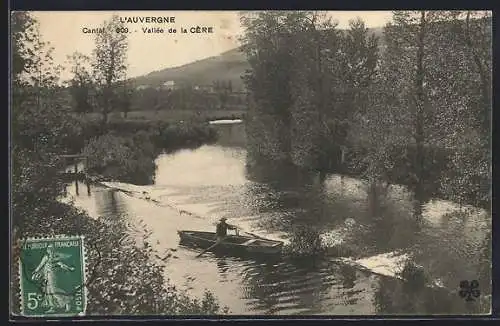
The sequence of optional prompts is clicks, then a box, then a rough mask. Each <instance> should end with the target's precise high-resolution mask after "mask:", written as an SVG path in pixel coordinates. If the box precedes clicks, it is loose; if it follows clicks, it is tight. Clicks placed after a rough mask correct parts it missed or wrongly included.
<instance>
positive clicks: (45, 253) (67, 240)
mask: <svg viewBox="0 0 500 326" xmlns="http://www.w3.org/2000/svg"><path fill="white" fill-rule="evenodd" d="M83 240H84V238H83V237H81V236H65V237H62V236H61V237H53V238H31V239H26V240H24V241H23V242H22V245H21V252H20V261H19V274H20V275H19V278H20V280H19V281H20V290H21V293H20V297H21V313H22V315H24V316H40V317H49V316H82V315H84V314H85V309H86V304H87V302H86V293H85V247H84V244H83Z"/></svg>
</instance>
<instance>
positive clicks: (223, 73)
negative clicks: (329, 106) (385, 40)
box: [133, 27, 383, 90]
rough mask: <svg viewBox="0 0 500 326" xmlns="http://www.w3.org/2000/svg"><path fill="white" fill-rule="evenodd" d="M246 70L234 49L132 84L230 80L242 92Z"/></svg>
mask: <svg viewBox="0 0 500 326" xmlns="http://www.w3.org/2000/svg"><path fill="white" fill-rule="evenodd" d="M370 31H371V32H372V33H374V34H375V35H377V36H379V37H380V40H381V41H382V37H381V36H382V32H383V29H382V28H380V27H378V28H372V29H370ZM248 68H250V66H249V65H248V62H247V60H246V57H245V55H244V54H243V53H242V52H241V51H240V49H239V48H235V49H232V50H230V51H227V52H224V53H221V54H220V55H218V56H214V57H210V58H206V59H202V60H199V61H195V62H191V63H188V64H185V65H182V66H179V67H174V68H166V69H162V70H159V71H154V72H151V73H149V74H147V75H144V76H140V77H137V78H134V79H133V82H134V84H136V85H149V86H159V85H161V84H162V83H164V82H166V81H169V80H173V81H174V82H176V83H178V84H184V83H188V84H194V85H211V84H212V82H213V81H214V80H231V83H232V86H233V89H234V90H242V89H243V88H244V86H243V81H242V80H241V75H242V74H243V73H244V72H245V70H246V69H248Z"/></svg>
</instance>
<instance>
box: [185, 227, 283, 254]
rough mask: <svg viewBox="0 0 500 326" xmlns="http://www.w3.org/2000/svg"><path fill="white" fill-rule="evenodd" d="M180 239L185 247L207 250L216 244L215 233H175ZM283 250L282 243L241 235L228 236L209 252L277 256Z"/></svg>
mask: <svg viewBox="0 0 500 326" xmlns="http://www.w3.org/2000/svg"><path fill="white" fill-rule="evenodd" d="M177 233H178V234H179V237H180V238H181V241H180V243H181V244H182V245H186V246H192V247H198V248H202V249H206V248H209V247H210V246H212V245H214V244H215V242H216V239H217V237H216V234H215V232H202V231H177ZM282 248H283V242H281V241H275V240H269V239H262V238H255V237H250V236H243V235H228V236H227V237H226V238H224V240H223V241H222V242H221V243H219V244H218V245H217V246H215V247H214V248H213V249H212V250H211V251H217V252H228V253H229V252H231V253H236V252H238V253H251V254H279V253H281V250H282Z"/></svg>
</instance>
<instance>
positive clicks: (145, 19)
mask: <svg viewBox="0 0 500 326" xmlns="http://www.w3.org/2000/svg"><path fill="white" fill-rule="evenodd" d="M120 22H121V23H123V24H132V23H146V24H174V23H175V17H171V16H170V17H168V16H130V17H129V16H123V17H120Z"/></svg>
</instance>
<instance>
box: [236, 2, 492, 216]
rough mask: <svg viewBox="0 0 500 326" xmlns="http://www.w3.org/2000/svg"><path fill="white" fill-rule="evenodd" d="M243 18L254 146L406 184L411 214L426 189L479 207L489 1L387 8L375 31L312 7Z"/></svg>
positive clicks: (486, 199)
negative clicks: (380, 29) (456, 7)
mask: <svg viewBox="0 0 500 326" xmlns="http://www.w3.org/2000/svg"><path fill="white" fill-rule="evenodd" d="M241 22H242V24H243V26H244V27H245V34H244V37H243V42H244V46H243V50H244V51H245V53H246V55H247V58H248V61H249V63H250V66H251V69H250V70H249V71H248V72H247V74H246V75H245V76H244V80H245V83H246V86H247V89H248V90H249V92H250V108H249V113H248V122H247V130H248V133H249V135H250V137H249V139H250V141H249V152H250V154H251V155H252V156H259V157H261V158H262V157H264V158H266V159H270V160H274V161H276V160H288V161H290V162H293V163H294V164H296V165H299V166H303V167H312V168H313V169H315V170H316V171H319V172H320V173H322V174H324V173H326V172H342V173H347V174H354V175H356V176H360V177H361V178H362V179H364V180H366V182H367V186H368V189H371V188H373V185H374V184H380V185H379V186H382V188H384V187H386V188H387V186H389V185H390V184H394V183H400V184H404V185H407V186H408V187H409V188H410V190H412V192H413V193H414V195H415V202H416V204H417V205H416V207H415V208H416V210H415V213H416V215H417V216H418V215H420V211H419V207H420V205H419V203H422V202H425V201H426V200H427V199H428V197H429V195H431V196H437V197H441V198H445V199H451V200H453V201H455V202H459V203H461V204H472V205H475V206H479V207H483V208H487V209H489V205H490V198H491V190H490V180H491V167H490V166H491V165H490V160H491V155H490V145H491V140H490V139H491V135H490V131H491V127H490V120H489V117H490V115H491V90H490V89H491V35H492V33H491V17H490V16H488V14H487V13H484V12H460V11H453V12H448V11H432V12H428V11H414V12H413V11H397V12H395V13H394V15H393V22H391V23H390V24H388V25H387V26H386V27H385V28H384V33H383V36H382V37H380V38H377V37H375V36H374V35H370V33H369V32H368V29H367V28H365V26H364V23H363V22H362V21H361V20H354V21H351V23H350V27H349V29H347V30H340V29H338V28H337V26H336V25H335V24H333V23H332V22H331V21H330V20H329V19H328V17H326V15H323V14H321V13H318V12H307V11H298V12H296V11H293V12H292V11H268V12H250V13H244V14H242V17H241ZM273 85H280V87H274V86H273ZM472 162H475V163H476V164H474V163H472ZM379 186H377V187H379Z"/></svg>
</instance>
